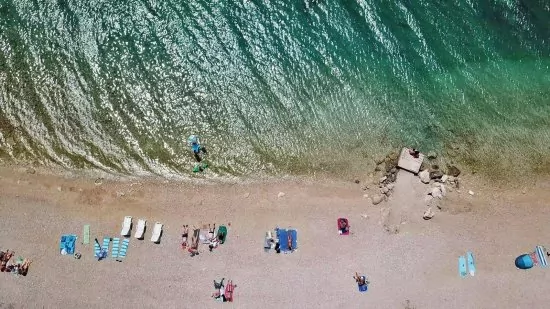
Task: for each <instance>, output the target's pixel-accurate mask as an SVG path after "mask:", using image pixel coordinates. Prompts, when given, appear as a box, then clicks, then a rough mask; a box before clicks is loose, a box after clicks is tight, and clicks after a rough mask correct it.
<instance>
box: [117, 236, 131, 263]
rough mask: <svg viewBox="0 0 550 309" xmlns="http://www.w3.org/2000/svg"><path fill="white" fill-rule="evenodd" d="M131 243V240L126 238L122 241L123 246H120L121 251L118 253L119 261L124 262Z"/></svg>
mask: <svg viewBox="0 0 550 309" xmlns="http://www.w3.org/2000/svg"><path fill="white" fill-rule="evenodd" d="M129 243H130V240H129V239H128V238H125V239H124V240H122V245H120V251H119V252H118V259H117V261H122V259H123V258H125V257H126V252H127V251H128V244H129Z"/></svg>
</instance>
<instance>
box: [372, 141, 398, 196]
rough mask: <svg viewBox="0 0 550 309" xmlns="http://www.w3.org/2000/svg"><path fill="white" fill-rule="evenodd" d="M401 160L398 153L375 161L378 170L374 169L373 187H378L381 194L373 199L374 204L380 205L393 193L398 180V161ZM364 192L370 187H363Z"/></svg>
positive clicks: (392, 153)
mask: <svg viewBox="0 0 550 309" xmlns="http://www.w3.org/2000/svg"><path fill="white" fill-rule="evenodd" d="M398 160H399V154H398V153H397V152H396V151H393V152H391V153H390V154H388V155H387V156H385V157H380V158H378V159H376V160H375V162H376V168H375V169H374V173H375V176H374V177H375V178H374V179H373V181H372V182H373V185H377V186H378V188H379V190H380V191H379V193H377V194H375V195H374V196H373V197H372V204H374V205H378V204H380V203H381V202H382V201H385V200H387V199H388V197H389V196H390V195H391V194H392V193H393V188H394V186H395V185H394V182H395V181H396V180H397V161H398ZM363 189H364V190H367V189H368V186H364V187H363Z"/></svg>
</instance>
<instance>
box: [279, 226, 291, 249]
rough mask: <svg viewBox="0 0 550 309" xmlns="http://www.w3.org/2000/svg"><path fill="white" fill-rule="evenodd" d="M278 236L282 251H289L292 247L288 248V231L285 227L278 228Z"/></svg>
mask: <svg viewBox="0 0 550 309" xmlns="http://www.w3.org/2000/svg"><path fill="white" fill-rule="evenodd" d="M277 238H278V239H279V246H280V247H279V249H281V252H288V251H289V250H290V249H289V248H288V232H287V230H285V229H278V230H277Z"/></svg>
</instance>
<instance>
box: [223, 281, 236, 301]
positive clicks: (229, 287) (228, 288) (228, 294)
mask: <svg viewBox="0 0 550 309" xmlns="http://www.w3.org/2000/svg"><path fill="white" fill-rule="evenodd" d="M234 288H235V287H234V286H233V281H232V280H229V282H227V284H226V285H225V292H224V296H225V299H227V301H229V302H232V301H233V289H234Z"/></svg>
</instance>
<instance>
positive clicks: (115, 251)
mask: <svg viewBox="0 0 550 309" xmlns="http://www.w3.org/2000/svg"><path fill="white" fill-rule="evenodd" d="M119 247H120V238H113V248H112V249H111V257H112V258H114V259H117V258H118V253H119V252H118V250H119Z"/></svg>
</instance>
